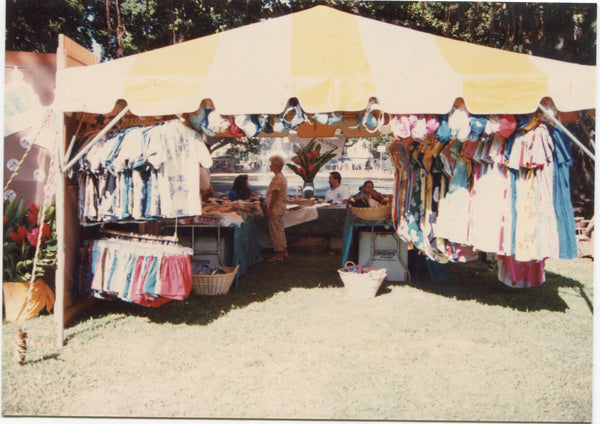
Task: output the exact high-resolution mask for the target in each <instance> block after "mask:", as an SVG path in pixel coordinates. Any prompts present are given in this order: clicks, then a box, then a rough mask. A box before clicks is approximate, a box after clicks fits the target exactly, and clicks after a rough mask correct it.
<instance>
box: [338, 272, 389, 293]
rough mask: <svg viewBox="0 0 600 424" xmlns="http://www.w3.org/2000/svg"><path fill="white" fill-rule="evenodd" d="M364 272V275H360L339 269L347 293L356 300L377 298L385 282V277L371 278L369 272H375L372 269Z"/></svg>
mask: <svg viewBox="0 0 600 424" xmlns="http://www.w3.org/2000/svg"><path fill="white" fill-rule="evenodd" d="M363 271H364V272H365V273H364V274H358V273H356V272H348V271H346V270H344V269H338V274H340V278H341V280H342V283H344V287H346V292H347V293H348V294H349V295H350V297H353V298H356V299H366V298H371V297H375V295H376V294H377V291H378V290H379V287H381V283H383V280H385V277H386V276H385V275H384V276H383V277H381V278H371V277H370V276H369V274H367V272H369V271H374V269H372V268H363Z"/></svg>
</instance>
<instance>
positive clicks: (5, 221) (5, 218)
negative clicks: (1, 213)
mask: <svg viewBox="0 0 600 424" xmlns="http://www.w3.org/2000/svg"><path fill="white" fill-rule="evenodd" d="M7 222H8V217H7V216H5V217H4V223H5V224H6V223H7Z"/></svg>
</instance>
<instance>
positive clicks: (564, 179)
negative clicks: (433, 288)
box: [388, 104, 577, 287]
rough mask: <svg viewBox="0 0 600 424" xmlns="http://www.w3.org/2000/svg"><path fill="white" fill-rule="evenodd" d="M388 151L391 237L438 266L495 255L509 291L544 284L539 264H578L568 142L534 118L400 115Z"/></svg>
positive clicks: (460, 109)
mask: <svg viewBox="0 0 600 424" xmlns="http://www.w3.org/2000/svg"><path fill="white" fill-rule="evenodd" d="M390 128H391V130H392V132H393V134H394V135H395V137H396V140H394V141H393V142H392V143H390V144H389V145H388V151H389V153H390V157H391V159H392V161H393V163H394V165H395V167H396V170H397V172H396V185H395V205H394V206H395V207H394V213H393V218H394V222H395V224H396V232H397V234H398V235H399V236H400V237H401V238H402V239H403V240H405V241H406V242H408V243H410V244H411V245H412V246H414V247H416V248H417V249H418V250H419V251H421V252H423V253H424V254H425V255H427V257H428V258H429V259H431V260H434V261H436V262H441V263H445V262H448V261H455V262H469V261H473V260H476V259H478V258H479V252H486V253H488V254H493V255H496V259H497V263H498V279H499V280H500V281H502V282H503V283H505V284H506V285H509V286H511V287H534V286H538V285H540V284H542V283H544V281H545V274H544V261H545V259H546V258H562V259H571V258H574V257H575V256H577V245H576V240H575V219H574V213H573V207H572V202H571V197H570V196H571V194H570V190H571V189H570V181H569V167H570V166H571V165H572V158H571V151H570V144H569V139H568V138H567V137H566V136H565V134H564V133H563V131H562V130H561V129H560V128H558V127H552V126H551V123H550V122H546V121H545V119H544V117H543V115H542V114H541V112H536V113H534V114H531V115H500V116H498V115H489V116H471V115H469V114H468V112H467V110H466V108H465V106H464V104H457V105H455V106H454V107H453V109H452V111H451V112H450V114H449V115H445V116H434V115H398V116H393V117H392V118H391V120H390Z"/></svg>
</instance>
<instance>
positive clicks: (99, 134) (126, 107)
mask: <svg viewBox="0 0 600 424" xmlns="http://www.w3.org/2000/svg"><path fill="white" fill-rule="evenodd" d="M127 112H129V106H125V107H124V108H123V110H122V111H121V112H119V113H118V114H117V116H115V117H114V118H113V119H112V120H111V121H110V122H109V123H108V124H107V125H106V126H105V127H104V128H103V129H102V131H100V132H99V133H98V134H96V136H95V137H94V138H93V139H92V141H90V142H89V143H88V144H87V146H85V147H84V148H83V149H81V150H80V151H79V153H77V155H76V156H75V157H74V158H73V159H72V160H71V161H70V162H69V163H67V165H66V166H65V168H64V170H63V171H64V172H66V171H68V170H69V169H70V168H71V167H72V166H73V165H75V164H76V163H77V161H78V160H79V159H81V157H82V156H83V155H85V154H86V153H87V151H88V150H90V149H91V148H92V146H93V145H94V144H96V143H97V142H98V140H100V139H101V138H102V137H104V135H105V134H106V133H107V132H108V131H109V130H110V129H111V128H112V127H114V126H115V125H116V123H117V122H119V120H120V119H121V118H122V117H123V116H124V115H125V114H126V113H127ZM67 159H68V158H66V157H65V160H67Z"/></svg>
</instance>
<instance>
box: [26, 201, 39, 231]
mask: <svg viewBox="0 0 600 424" xmlns="http://www.w3.org/2000/svg"><path fill="white" fill-rule="evenodd" d="M39 213H40V208H38V207H37V205H36V204H35V203H33V202H31V203H30V204H29V210H28V211H27V222H29V225H33V224H35V223H36V222H37V218H38V215H39Z"/></svg>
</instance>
